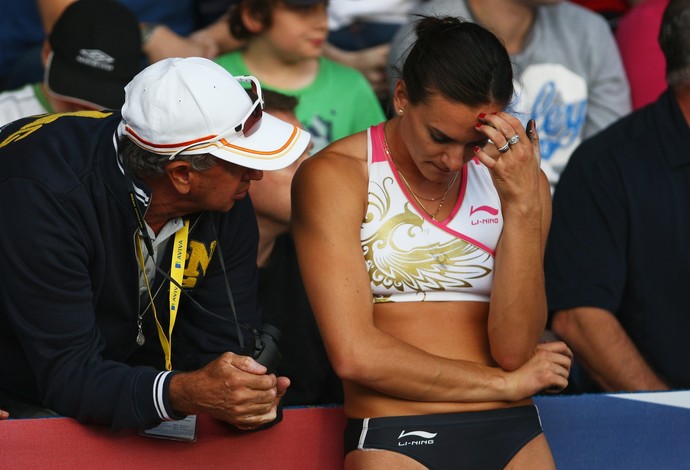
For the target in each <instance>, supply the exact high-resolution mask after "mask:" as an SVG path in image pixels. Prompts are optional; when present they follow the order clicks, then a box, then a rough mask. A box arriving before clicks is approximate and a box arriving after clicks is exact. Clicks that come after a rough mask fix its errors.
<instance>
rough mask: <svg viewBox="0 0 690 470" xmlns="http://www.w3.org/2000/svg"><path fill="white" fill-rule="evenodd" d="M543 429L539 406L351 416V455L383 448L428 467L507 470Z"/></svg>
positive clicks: (347, 436)
mask: <svg viewBox="0 0 690 470" xmlns="http://www.w3.org/2000/svg"><path fill="white" fill-rule="evenodd" d="M542 432H543V430H542V427H541V420H540V419H539V413H538V411H537V408H536V407H535V406H534V405H528V406H518V407H514V408H500V409H496V410H488V411H469V412H464V413H443V414H431V415H420V416H391V417H385V418H366V419H349V420H348V422H347V428H346V429H345V454H347V453H348V452H351V451H353V450H357V449H361V450H366V449H382V450H389V451H392V452H398V453H400V454H404V455H407V456H408V457H411V458H413V459H414V460H416V461H417V462H419V463H421V464H423V465H425V466H426V467H428V468H430V469H434V470H442V469H454V470H455V469H482V470H483V469H487V470H488V469H501V468H503V467H505V466H506V465H507V464H508V462H510V460H511V459H512V458H513V457H514V456H515V454H517V453H518V451H519V450H520V449H522V448H523V447H524V446H525V445H526V444H527V443H528V442H530V441H531V440H532V439H534V438H535V437H537V436H538V435H540V434H541V433H542Z"/></svg>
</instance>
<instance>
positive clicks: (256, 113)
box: [168, 75, 264, 160]
mask: <svg viewBox="0 0 690 470" xmlns="http://www.w3.org/2000/svg"><path fill="white" fill-rule="evenodd" d="M235 79H236V80H237V81H238V82H244V83H249V84H250V85H251V91H252V95H251V96H252V98H254V97H256V99H255V100H254V103H253V104H252V107H251V108H249V111H247V114H245V115H244V117H243V118H242V119H240V122H239V123H237V124H235V125H234V126H232V127H230V128H228V129H226V130H224V131H223V132H221V133H220V134H218V135H216V136H215V137H214V138H212V139H208V140H203V141H201V142H195V143H193V144H191V145H189V146H187V147H185V148H183V149H180V150H178V151H176V152H175V153H173V154H172V155H170V157H169V158H168V159H169V160H174V159H175V157H177V156H178V155H179V154H181V153H182V152H186V151H188V150H190V149H193V148H194V147H199V146H203V145H208V144H212V143H214V142H218V141H219V140H223V139H225V138H227V137H230V136H232V135H233V134H234V137H239V136H240V134H241V135H244V136H245V137H249V136H250V135H252V134H253V133H254V131H256V129H257V124H259V122H260V121H261V117H262V116H263V114H264V112H263V107H264V96H263V93H262V92H261V84H260V83H259V80H257V79H256V77H253V76H251V75H241V76H238V77H235Z"/></svg>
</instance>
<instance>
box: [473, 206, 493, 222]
mask: <svg viewBox="0 0 690 470" xmlns="http://www.w3.org/2000/svg"><path fill="white" fill-rule="evenodd" d="M477 212H486V213H487V214H489V215H493V216H494V217H484V218H481V219H473V220H472V221H471V222H470V223H471V224H472V225H483V224H497V223H498V222H499V221H498V217H495V216H497V215H498V209H496V208H494V207H491V206H479V207H477V208H475V207H474V206H470V217H472V216H473V215H474V214H475V213H477Z"/></svg>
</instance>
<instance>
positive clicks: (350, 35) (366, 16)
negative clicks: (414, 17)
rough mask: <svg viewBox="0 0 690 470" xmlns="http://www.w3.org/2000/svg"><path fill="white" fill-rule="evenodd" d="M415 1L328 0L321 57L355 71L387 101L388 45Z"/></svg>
mask: <svg viewBox="0 0 690 470" xmlns="http://www.w3.org/2000/svg"><path fill="white" fill-rule="evenodd" d="M418 2H419V0H379V1H376V2H363V1H360V0H330V1H329V2H328V30H329V33H328V42H327V43H326V45H325V46H324V55H325V56H326V57H328V58H329V59H332V60H335V61H337V62H340V63H341V64H345V65H348V66H350V67H354V68H356V69H358V70H359V71H360V72H362V73H363V74H364V76H365V77H367V80H369V83H370V84H371V86H372V88H373V89H374V91H375V92H376V95H377V96H378V97H379V99H380V100H381V102H382V103H383V104H384V106H386V104H387V100H388V80H387V75H386V60H387V59H388V53H389V51H390V42H391V40H392V39H393V36H394V35H395V33H396V32H397V31H398V29H399V28H400V26H402V25H403V24H405V23H406V22H407V13H408V12H409V11H410V10H411V9H412V7H413V6H415V5H416V4H417V3H418Z"/></svg>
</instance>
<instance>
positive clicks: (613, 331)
mask: <svg viewBox="0 0 690 470" xmlns="http://www.w3.org/2000/svg"><path fill="white" fill-rule="evenodd" d="M659 43H660V45H661V49H662V50H663V52H664V56H665V58H666V63H667V67H666V79H667V81H668V84H669V88H668V89H667V91H666V92H664V93H663V94H662V95H661V96H660V97H659V99H658V100H657V101H656V102H655V103H653V104H652V105H650V106H646V107H644V108H642V109H640V110H637V111H635V112H633V113H632V114H631V115H629V116H626V117H624V118H622V119H621V120H620V121H618V122H617V123H615V124H614V125H612V126H611V127H609V128H608V129H606V130H605V131H603V132H601V133H600V134H598V135H596V136H594V137H592V138H591V139H588V140H586V141H585V142H583V143H582V145H581V146H580V147H579V148H578V149H577V151H576V152H575V153H574V154H573V157H572V158H571V159H570V162H569V163H568V166H567V168H566V170H565V172H564V173H563V177H562V178H561V180H560V182H559V183H558V186H557V188H556V193H555V196H554V206H553V222H552V224H551V232H550V234H549V238H548V242H547V249H546V286H547V295H548V301H549V310H550V311H552V312H553V320H552V328H553V331H554V333H556V334H557V335H558V336H559V337H561V338H562V339H563V340H565V341H566V342H567V343H568V344H569V345H570V347H571V348H572V350H573V352H574V353H575V358H576V361H577V363H578V364H579V365H581V366H582V367H583V368H584V370H585V371H586V374H584V375H582V376H580V377H578V374H577V373H575V371H574V372H573V374H571V377H572V381H573V382H574V385H575V387H573V391H576V392H592V391H598V390H604V391H618V390H664V389H668V388H688V387H690V367H688V357H690V314H689V313H688V307H689V305H690V302H689V301H688V280H689V279H690V250H688V240H689V239H690V217H688V214H690V153H688V148H689V147H690V0H671V1H670V2H669V5H668V8H667V9H666V11H665V13H664V17H663V21H662V25H661V32H660V35H659ZM587 376H589V377H591V378H592V379H593V380H594V382H595V383H594V384H589V383H588V380H586V379H587V378H588V377H587Z"/></svg>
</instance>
